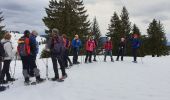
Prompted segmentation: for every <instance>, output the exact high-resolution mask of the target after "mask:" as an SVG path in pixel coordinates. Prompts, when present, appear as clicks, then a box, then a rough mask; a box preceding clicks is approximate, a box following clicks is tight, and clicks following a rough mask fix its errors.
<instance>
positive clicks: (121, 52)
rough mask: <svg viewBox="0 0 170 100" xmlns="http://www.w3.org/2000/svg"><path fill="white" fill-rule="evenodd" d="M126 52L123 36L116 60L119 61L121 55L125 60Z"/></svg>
mask: <svg viewBox="0 0 170 100" xmlns="http://www.w3.org/2000/svg"><path fill="white" fill-rule="evenodd" d="M124 52H125V38H123V37H122V38H121V40H120V43H119V47H118V55H117V58H116V61H119V56H121V61H123V56H124Z"/></svg>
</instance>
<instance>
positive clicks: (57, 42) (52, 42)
mask: <svg viewBox="0 0 170 100" xmlns="http://www.w3.org/2000/svg"><path fill="white" fill-rule="evenodd" d="M46 49H47V51H50V52H51V59H52V63H53V69H54V74H55V76H54V78H52V81H58V82H63V81H64V80H63V79H65V78H67V73H66V72H65V68H66V66H65V61H64V53H65V46H64V41H63V38H62V36H60V34H59V30H58V29H56V28H54V29H53V30H52V33H51V37H50V39H49V41H48V44H47V46H46ZM57 61H58V63H59V65H60V69H61V72H62V77H61V78H60V77H59V73H58V64H57Z"/></svg>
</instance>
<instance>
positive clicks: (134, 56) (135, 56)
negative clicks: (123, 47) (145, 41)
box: [133, 48, 137, 62]
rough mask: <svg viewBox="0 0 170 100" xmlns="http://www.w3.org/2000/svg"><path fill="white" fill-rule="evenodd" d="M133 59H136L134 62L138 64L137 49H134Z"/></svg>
mask: <svg viewBox="0 0 170 100" xmlns="http://www.w3.org/2000/svg"><path fill="white" fill-rule="evenodd" d="M133 59H134V62H136V60H137V49H135V48H133Z"/></svg>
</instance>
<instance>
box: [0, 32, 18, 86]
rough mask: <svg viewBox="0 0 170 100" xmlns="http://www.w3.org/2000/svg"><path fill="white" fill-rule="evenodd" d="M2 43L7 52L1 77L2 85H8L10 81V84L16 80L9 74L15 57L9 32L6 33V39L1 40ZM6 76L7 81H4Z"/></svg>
mask: <svg viewBox="0 0 170 100" xmlns="http://www.w3.org/2000/svg"><path fill="white" fill-rule="evenodd" d="M1 43H2V44H3V48H4V50H5V57H4V65H3V68H2V72H1V75H0V83H1V84H6V83H8V81H10V82H11V81H15V79H14V78H11V75H10V73H9V69H10V63H11V61H12V59H13V57H14V54H13V46H12V43H11V34H10V33H9V32H7V33H5V35H4V38H3V39H2V40H1ZM5 76H6V80H4V78H5Z"/></svg>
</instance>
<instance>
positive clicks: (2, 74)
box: [0, 60, 8, 83]
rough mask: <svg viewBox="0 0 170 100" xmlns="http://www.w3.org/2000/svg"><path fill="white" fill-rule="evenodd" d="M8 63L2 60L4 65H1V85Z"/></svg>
mask: <svg viewBox="0 0 170 100" xmlns="http://www.w3.org/2000/svg"><path fill="white" fill-rule="evenodd" d="M7 67H8V63H7V60H4V65H3V68H2V73H1V76H0V81H1V82H2V83H4V82H5V81H4V78H5V75H6V72H7V70H8V68H7Z"/></svg>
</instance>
